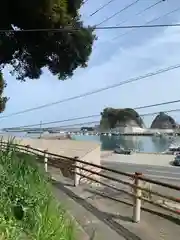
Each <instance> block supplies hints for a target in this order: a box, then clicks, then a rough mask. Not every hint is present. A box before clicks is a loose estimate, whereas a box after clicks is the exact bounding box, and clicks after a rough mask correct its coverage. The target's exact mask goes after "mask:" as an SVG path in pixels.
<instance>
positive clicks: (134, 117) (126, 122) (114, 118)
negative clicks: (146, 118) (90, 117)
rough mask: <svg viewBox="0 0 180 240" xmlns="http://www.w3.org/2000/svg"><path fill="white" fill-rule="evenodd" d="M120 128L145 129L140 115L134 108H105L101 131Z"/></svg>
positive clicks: (102, 115)
mask: <svg viewBox="0 0 180 240" xmlns="http://www.w3.org/2000/svg"><path fill="white" fill-rule="evenodd" d="M118 126H136V127H142V128H143V127H144V122H143V120H142V118H141V117H140V115H139V114H138V113H137V112H136V111H135V110H134V109H132V108H121V109H115V108H105V109H104V110H103V112H101V121H100V127H101V129H111V128H115V127H118Z"/></svg>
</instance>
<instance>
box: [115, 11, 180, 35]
mask: <svg viewBox="0 0 180 240" xmlns="http://www.w3.org/2000/svg"><path fill="white" fill-rule="evenodd" d="M179 10H180V7H178V8H176V9H174V10H172V11H169V12H167V13H165V14H163V15H161V16H159V17H157V18H153V19H152V20H150V21H147V22H145V25H143V26H144V27H147V28H148V27H150V28H151V27H152V26H153V25H148V24H149V23H153V22H155V21H158V20H159V19H161V18H164V17H166V16H168V15H170V14H172V13H174V12H177V11H179ZM158 25H159V26H160V25H161V24H157V25H156V26H158ZM162 25H164V27H170V25H171V27H172V26H173V25H174V27H175V25H176V27H177V24H162ZM165 25H166V26H165ZM178 25H179V24H178ZM154 26H155V25H154ZM139 28H141V27H139ZM135 30H136V29H135V28H134V29H131V30H130V31H127V32H125V33H122V34H119V35H117V36H116V37H114V38H113V39H112V40H115V39H117V38H120V37H123V36H124V35H126V34H129V33H131V32H132V31H135Z"/></svg>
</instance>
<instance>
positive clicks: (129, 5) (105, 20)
mask: <svg viewBox="0 0 180 240" xmlns="http://www.w3.org/2000/svg"><path fill="white" fill-rule="evenodd" d="M138 2H139V0H136V1H134V2H132V3H131V4H128V5H126V6H125V7H124V8H122V9H121V10H119V11H118V12H116V13H114V14H112V15H111V16H109V17H107V18H106V19H104V20H103V21H102V22H100V23H98V24H96V27H98V26H100V25H102V24H103V23H105V22H107V21H109V20H110V19H112V18H114V17H115V16H117V15H119V14H120V13H122V12H124V11H125V10H127V9H128V8H130V7H132V6H133V5H135V4H136V3H138Z"/></svg>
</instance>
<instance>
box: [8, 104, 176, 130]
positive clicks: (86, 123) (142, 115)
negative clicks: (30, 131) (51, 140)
mask: <svg viewBox="0 0 180 240" xmlns="http://www.w3.org/2000/svg"><path fill="white" fill-rule="evenodd" d="M179 111H180V108H176V109H170V110H167V111H163V112H165V113H171V112H179ZM160 112H161V111H158V112H151V113H144V114H140V115H139V116H140V117H146V116H153V115H156V114H159V113H160ZM99 122H100V121H89V122H81V123H74V124H69V125H64V126H57V127H58V128H61V129H65V128H68V127H74V126H82V125H88V124H99ZM38 125H39V124H38ZM6 129H8V128H6ZM10 129H11V128H10ZM12 129H13V128H12Z"/></svg>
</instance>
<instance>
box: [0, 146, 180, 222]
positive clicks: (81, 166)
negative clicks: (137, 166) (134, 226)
mask: <svg viewBox="0 0 180 240" xmlns="http://www.w3.org/2000/svg"><path fill="white" fill-rule="evenodd" d="M0 147H1V151H4V150H10V149H11V148H15V150H18V151H19V152H24V153H26V154H33V155H36V156H41V161H40V162H41V163H43V164H44V169H45V171H46V172H48V167H49V166H52V167H55V168H60V160H63V159H64V160H68V161H71V162H72V163H73V170H72V171H73V173H74V177H73V179H74V186H75V187H76V186H78V185H79V184H80V183H81V177H84V178H86V179H89V180H91V181H93V182H96V183H98V184H100V185H102V186H105V187H108V188H111V189H113V190H115V191H119V192H123V193H125V194H127V195H129V196H131V197H132V198H133V217H132V218H133V221H134V222H136V223H137V222H140V214H141V201H145V202H148V203H150V204H152V205H155V206H157V207H160V208H163V209H165V210H167V211H170V212H173V213H176V214H178V215H180V211H178V209H176V208H170V207H167V206H165V205H163V204H160V203H159V202H156V201H153V200H152V199H151V197H148V198H147V197H143V195H144V194H143V193H147V194H148V195H149V196H152V195H155V196H158V197H161V198H163V199H166V200H169V201H172V202H174V203H180V198H179V199H178V198H175V197H173V196H169V195H164V194H162V193H159V192H157V191H153V190H152V189H151V188H149V187H148V188H147V187H144V186H145V184H144V183H149V184H155V185H158V186H162V187H165V188H168V189H173V190H176V191H180V187H179V186H176V185H172V184H168V183H164V182H161V181H156V180H153V179H150V178H147V177H144V176H143V174H142V173H138V172H136V173H134V174H130V173H126V172H122V171H118V170H114V169H110V168H107V167H104V166H100V165H96V164H94V163H89V162H85V161H82V160H80V159H79V158H78V157H74V158H71V157H66V156H62V155H58V154H54V153H50V152H48V151H47V150H41V149H36V148H32V147H31V146H29V145H27V146H24V145H20V144H14V143H8V142H2V141H1V142H0ZM39 160H40V159H39ZM88 166H91V167H93V168H96V169H99V170H101V171H100V172H97V171H95V170H93V169H87V167H88ZM103 171H106V172H109V173H113V174H115V175H118V176H121V177H122V176H125V177H128V179H131V180H132V181H133V183H130V182H129V181H125V180H122V179H120V178H117V177H112V176H109V175H108V174H104V173H103ZM84 172H88V173H91V174H93V176H94V175H98V176H99V177H101V178H104V179H107V180H111V181H113V182H116V183H120V184H123V185H126V186H130V187H131V189H132V190H133V191H129V192H128V191H126V190H124V189H121V188H117V187H115V186H112V185H110V184H107V183H105V182H103V181H101V180H99V179H96V178H94V177H92V176H91V177H90V176H87V175H86V174H84ZM111 199H112V200H116V199H113V197H111Z"/></svg>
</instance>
